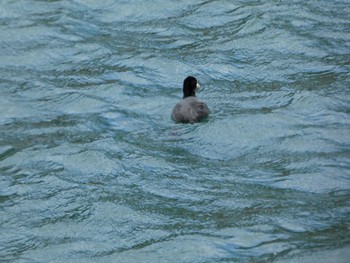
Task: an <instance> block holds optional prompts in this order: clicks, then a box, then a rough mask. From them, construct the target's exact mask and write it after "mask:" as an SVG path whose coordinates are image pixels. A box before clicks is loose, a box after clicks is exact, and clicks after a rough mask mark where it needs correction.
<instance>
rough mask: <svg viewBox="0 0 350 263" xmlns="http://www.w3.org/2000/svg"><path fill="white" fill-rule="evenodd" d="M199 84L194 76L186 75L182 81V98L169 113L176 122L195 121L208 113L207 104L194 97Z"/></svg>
mask: <svg viewBox="0 0 350 263" xmlns="http://www.w3.org/2000/svg"><path fill="white" fill-rule="evenodd" d="M199 88H200V85H199V83H198V81H197V79H196V78H195V77H192V76H188V77H187V78H185V80H184V83H183V99H182V100H181V101H180V102H178V103H177V104H176V105H175V107H174V109H173V112H172V114H171V117H172V118H173V120H174V121H175V122H177V123H179V122H181V123H195V122H199V121H201V120H202V119H203V118H205V117H207V116H208V115H209V112H210V111H209V108H208V106H207V104H205V103H204V102H203V101H201V100H200V99H198V98H197V97H196V91H197V90H199Z"/></svg>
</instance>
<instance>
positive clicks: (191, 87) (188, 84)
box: [183, 76, 199, 98]
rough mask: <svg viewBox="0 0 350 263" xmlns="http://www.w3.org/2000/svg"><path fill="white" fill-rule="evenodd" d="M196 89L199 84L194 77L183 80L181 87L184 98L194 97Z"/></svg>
mask: <svg viewBox="0 0 350 263" xmlns="http://www.w3.org/2000/svg"><path fill="white" fill-rule="evenodd" d="M198 88H199V84H198V81H197V79H196V78H195V77H192V76H188V77H187V78H185V80H184V85H183V92H184V98H186V97H190V96H196V90H197V89H198Z"/></svg>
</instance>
